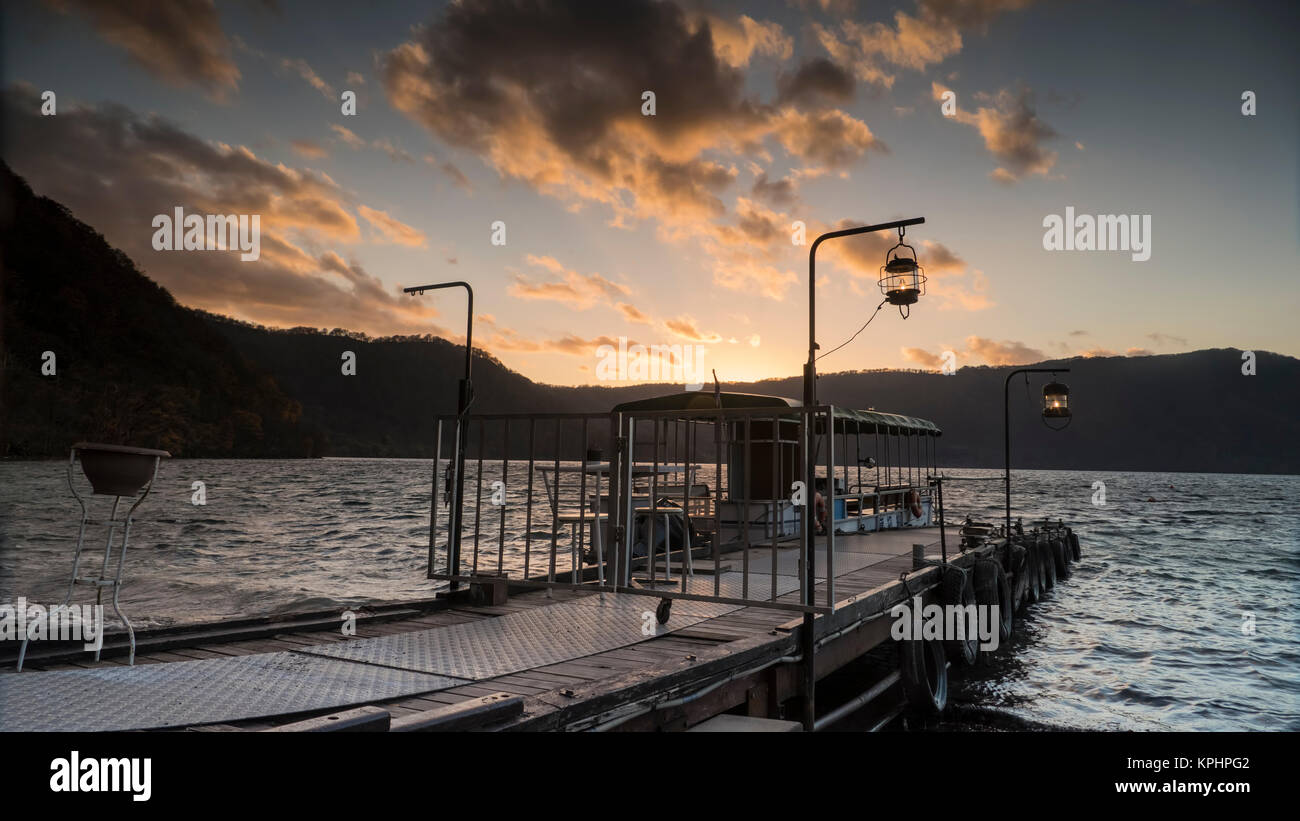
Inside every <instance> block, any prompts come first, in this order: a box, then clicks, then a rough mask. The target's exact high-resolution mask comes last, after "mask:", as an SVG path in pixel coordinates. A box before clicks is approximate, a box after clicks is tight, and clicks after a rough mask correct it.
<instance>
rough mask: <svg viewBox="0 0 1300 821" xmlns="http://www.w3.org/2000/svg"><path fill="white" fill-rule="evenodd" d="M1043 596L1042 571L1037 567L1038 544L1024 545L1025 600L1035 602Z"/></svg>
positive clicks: (1030, 602)
mask: <svg viewBox="0 0 1300 821" xmlns="http://www.w3.org/2000/svg"><path fill="white" fill-rule="evenodd" d="M1042 598H1043V571H1042V570H1041V569H1040V568H1039V567H1038V546H1037V545H1034V544H1027V545H1025V601H1026V602H1027V603H1029V604H1036V603H1037V602H1038V601H1040V600H1041V599H1042Z"/></svg>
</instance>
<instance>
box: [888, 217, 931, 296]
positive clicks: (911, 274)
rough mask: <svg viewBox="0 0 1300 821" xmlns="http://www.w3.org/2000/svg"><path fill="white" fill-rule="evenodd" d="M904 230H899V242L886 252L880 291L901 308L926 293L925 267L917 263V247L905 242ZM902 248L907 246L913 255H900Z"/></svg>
mask: <svg viewBox="0 0 1300 821" xmlns="http://www.w3.org/2000/svg"><path fill="white" fill-rule="evenodd" d="M904 232H905V229H902V228H900V229H899V230H898V244H897V245H895V246H894V247H893V248H890V249H889V250H888V251H887V252H886V253H885V264H884V265H882V266H880V291H881V293H883V294H884V295H885V301H886V302H888V303H889V304H890V305H897V306H899V307H900V308H902V307H903V306H906V305H913V304H915V303H916V301H917V300H918V299H919V298H920V297H922V296H924V295H925V269H924V268H922V267H921V266H920V265H919V264H917V261H916V249H915V248H913V247H912V246H910V245H908V244H906V243H904V242H903V235H904ZM900 248H906V249H907V250H908V251H910V252H911V256H910V257H908V256H902V255H900V251H899V249H900ZM891 255H892V256H891Z"/></svg>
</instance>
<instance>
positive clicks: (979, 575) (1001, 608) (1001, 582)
mask: <svg viewBox="0 0 1300 821" xmlns="http://www.w3.org/2000/svg"><path fill="white" fill-rule="evenodd" d="M975 599H976V601H977V603H978V604H980V605H981V606H991V605H996V606H997V608H998V644H999V646H1000V645H1001V644H1002V643H1003V642H1007V641H1010V640H1011V633H1012V632H1013V631H1014V630H1015V605H1014V603H1013V602H1012V601H1011V585H1010V584H1009V583H1008V582H1007V574H1006V571H1005V570H1003V569H1002V565H1001V564H1000V563H999V562H996V561H994V560H993V559H980V560H978V561H976V562H975Z"/></svg>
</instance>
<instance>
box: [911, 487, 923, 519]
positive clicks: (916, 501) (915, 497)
mask: <svg viewBox="0 0 1300 821" xmlns="http://www.w3.org/2000/svg"><path fill="white" fill-rule="evenodd" d="M907 509H908V510H910V511H911V512H912V518H913V519H919V518H921V516H922V515H923V514H924V513H925V508H923V507H921V494H920V493H918V492H917V491H915V490H909V491H908V492H907Z"/></svg>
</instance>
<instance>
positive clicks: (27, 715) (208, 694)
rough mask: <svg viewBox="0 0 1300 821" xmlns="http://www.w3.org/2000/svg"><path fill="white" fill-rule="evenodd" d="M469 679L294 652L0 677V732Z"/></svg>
mask: <svg viewBox="0 0 1300 821" xmlns="http://www.w3.org/2000/svg"><path fill="white" fill-rule="evenodd" d="M467 683H469V682H467V681H465V680H463V679H456V678H449V677H447V676H435V675H428V674H424V673H418V672H412V671H408V670H394V669H391V668H388V667H377V666H374V665H369V664H352V663H348V662H343V661H336V660H333V659H326V658H319V657H314V656H306V655H301V654H298V653H290V652H285V653H264V654H259V655H251V656H234V657H231V658H223V659H203V660H199V661H181V662H172V663H165V664H142V665H137V666H135V667H105V668H102V669H95V670H60V671H56V672H49V673H17V674H13V675H3V676H0V731H6V732H14V731H18V732H32V731H55V732H60V731H62V732H67V731H74V730H79V731H105V730H150V729H162V728H167V727H185V726H190V725H195V724H214V723H219V722H225V721H237V720H240V719H249V718H261V717H264V716H273V715H283V714H285V713H297V712H304V711H307V710H323V709H330V708H335V707H345V706H350V705H353V704H362V703H366V702H370V701H376V700H380V699H387V698H398V697H400V696H407V695H414V694H416V693H423V692H428V691H431V690H442V689H446V688H448V687H456V686H459V685H461V684H467Z"/></svg>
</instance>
